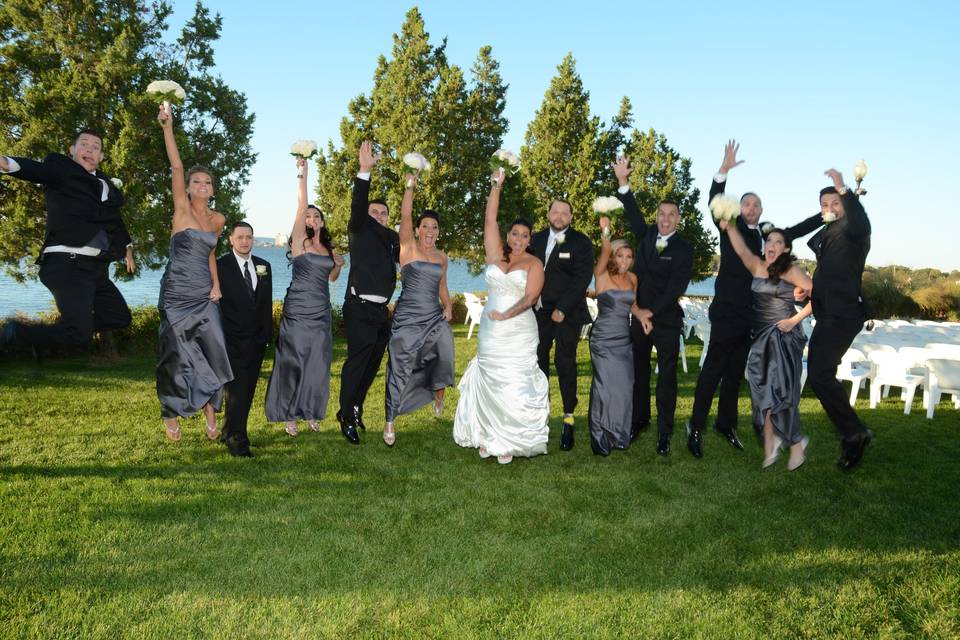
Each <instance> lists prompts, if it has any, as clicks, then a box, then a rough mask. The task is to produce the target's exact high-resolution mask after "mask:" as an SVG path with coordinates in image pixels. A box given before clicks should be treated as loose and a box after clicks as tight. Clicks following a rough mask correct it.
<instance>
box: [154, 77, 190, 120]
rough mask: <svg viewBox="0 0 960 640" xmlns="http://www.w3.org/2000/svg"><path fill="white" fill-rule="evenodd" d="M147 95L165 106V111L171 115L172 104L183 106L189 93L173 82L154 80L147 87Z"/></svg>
mask: <svg viewBox="0 0 960 640" xmlns="http://www.w3.org/2000/svg"><path fill="white" fill-rule="evenodd" d="M147 95H148V96H150V97H151V98H153V99H154V100H156V102H157V104H162V105H163V110H164V111H165V112H166V113H167V114H169V113H170V103H173V104H181V103H182V102H183V101H184V100H186V99H187V92H186V91H184V90H183V87H181V86H180V85H179V84H177V83H176V82H174V81H173V80H154V81H153V82H151V83H150V84H148V85H147Z"/></svg>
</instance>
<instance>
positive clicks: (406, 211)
mask: <svg viewBox="0 0 960 640" xmlns="http://www.w3.org/2000/svg"><path fill="white" fill-rule="evenodd" d="M403 182H404V189H403V202H401V203H400V231H399V235H400V264H401V265H403V264H404V263H405V262H406V260H408V259H409V257H410V254H411V252H412V251H413V249H414V246H415V245H416V242H417V239H416V238H415V237H414V236H413V190H414V189H416V188H417V176H416V175H415V174H412V173H408V174H407V175H406V176H404V178H403Z"/></svg>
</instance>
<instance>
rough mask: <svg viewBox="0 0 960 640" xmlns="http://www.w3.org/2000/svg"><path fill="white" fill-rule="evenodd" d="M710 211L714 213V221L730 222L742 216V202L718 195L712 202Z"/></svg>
mask: <svg viewBox="0 0 960 640" xmlns="http://www.w3.org/2000/svg"><path fill="white" fill-rule="evenodd" d="M710 211H711V212H712V213H713V219H714V220H716V221H718V222H719V221H720V220H726V221H727V222H730V221H731V220H733V219H734V218H736V217H737V216H739V215H740V201H739V200H737V199H736V198H731V197H730V196H727V195H724V194H722V193H718V194H717V195H715V196H714V197H713V200H711V201H710Z"/></svg>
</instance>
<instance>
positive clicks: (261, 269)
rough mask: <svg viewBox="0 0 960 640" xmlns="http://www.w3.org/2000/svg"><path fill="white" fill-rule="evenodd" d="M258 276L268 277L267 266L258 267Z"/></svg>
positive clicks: (260, 265) (259, 265)
mask: <svg viewBox="0 0 960 640" xmlns="http://www.w3.org/2000/svg"><path fill="white" fill-rule="evenodd" d="M257 275H258V276H265V275H267V265H265V264H258V265H257Z"/></svg>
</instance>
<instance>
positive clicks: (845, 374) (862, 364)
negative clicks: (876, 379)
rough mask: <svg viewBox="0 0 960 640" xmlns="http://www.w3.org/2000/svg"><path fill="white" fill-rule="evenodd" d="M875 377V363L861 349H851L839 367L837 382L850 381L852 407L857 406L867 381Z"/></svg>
mask: <svg viewBox="0 0 960 640" xmlns="http://www.w3.org/2000/svg"><path fill="white" fill-rule="evenodd" d="M871 375H873V363H871V362H870V361H869V360H867V357H866V356H865V355H864V354H863V352H862V351H860V350H859V349H854V348H852V347H851V348H850V349H847V352H846V353H845V354H843V358H842V359H841V360H840V366H839V367H837V380H841V381H842V380H849V381H850V406H851V407H852V406H853V405H855V404H856V402H857V394H858V393H859V392H860V387H862V386H863V385H864V383H865V381H867V380H869V379H870V376H871Z"/></svg>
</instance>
